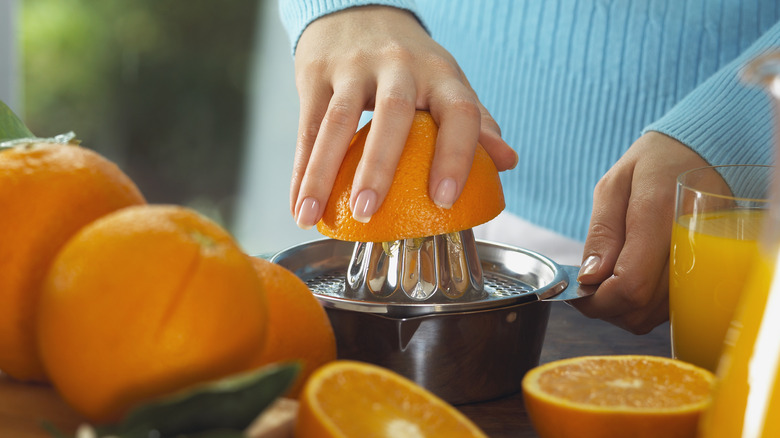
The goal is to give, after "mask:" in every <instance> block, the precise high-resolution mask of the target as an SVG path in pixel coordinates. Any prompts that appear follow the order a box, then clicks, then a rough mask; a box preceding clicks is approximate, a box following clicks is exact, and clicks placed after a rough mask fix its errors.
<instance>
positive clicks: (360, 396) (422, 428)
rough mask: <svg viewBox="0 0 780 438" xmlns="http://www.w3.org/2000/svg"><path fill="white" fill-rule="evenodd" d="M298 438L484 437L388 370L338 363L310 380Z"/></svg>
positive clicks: (429, 395) (303, 399) (442, 404)
mask: <svg viewBox="0 0 780 438" xmlns="http://www.w3.org/2000/svg"><path fill="white" fill-rule="evenodd" d="M295 436H296V437H298V438H325V437H339V438H346V437H367V438H368V437H423V436H426V437H427V436H431V437H447V438H459V437H485V436H486V435H485V434H484V433H483V432H482V431H481V430H480V429H479V428H478V427H477V426H476V425H474V423H472V422H471V421H470V420H469V419H468V418H466V417H465V416H464V415H463V414H461V413H460V412H459V411H458V410H456V409H455V408H454V407H452V406H450V405H449V404H447V403H446V402H445V401H443V400H442V399H440V398H438V397H437V396H435V395H434V394H432V393H431V392H429V391H427V390H426V389H424V388H422V387H420V386H418V385H417V384H415V383H414V382H412V381H411V380H409V379H407V378H405V377H402V376H400V375H399V374H396V373H394V372H392V371H390V370H387V369H385V368H382V367H379V366H376V365H370V364H367V363H362V362H354V361H347V360H337V361H333V362H330V363H328V364H326V365H324V366H322V367H320V368H319V369H318V370H317V371H315V372H314V374H312V375H311V377H310V378H309V380H308V382H307V383H306V385H305V386H304V389H303V393H302V394H301V400H300V407H299V411H298V421H297V423H296V426H295Z"/></svg>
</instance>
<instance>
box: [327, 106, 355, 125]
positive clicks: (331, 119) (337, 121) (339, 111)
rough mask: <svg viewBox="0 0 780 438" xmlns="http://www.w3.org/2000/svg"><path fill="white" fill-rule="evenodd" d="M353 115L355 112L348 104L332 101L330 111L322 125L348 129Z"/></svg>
mask: <svg viewBox="0 0 780 438" xmlns="http://www.w3.org/2000/svg"><path fill="white" fill-rule="evenodd" d="M353 114H354V111H353V110H352V108H350V106H349V105H348V104H346V103H344V102H337V101H331V104H330V106H329V107H328V111H327V112H326V113H325V118H323V119H322V123H323V124H327V125H328V126H331V127H333V128H336V129H344V128H348V127H349V125H350V122H351V120H352V117H353Z"/></svg>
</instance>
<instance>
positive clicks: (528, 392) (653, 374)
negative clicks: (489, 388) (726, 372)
mask: <svg viewBox="0 0 780 438" xmlns="http://www.w3.org/2000/svg"><path fill="white" fill-rule="evenodd" d="M713 381H714V376H713V374H712V373H711V372H709V371H707V370H705V369H703V368H699V367H697V366H694V365H691V364H688V363H686V362H682V361H679V360H675V359H669V358H665V357H658V356H642V355H638V356H628V355H626V356H583V357H576V358H572V359H564V360H560V361H556V362H550V363H547V364H544V365H541V366H539V367H536V368H534V369H532V370H531V371H529V372H528V373H527V374H526V376H525V377H524V378H523V396H524V400H525V405H526V410H527V411H528V416H529V417H530V419H531V422H532V423H533V425H534V428H535V429H536V431H537V432H538V433H539V436H541V437H542V438H550V437H559V438H567V437H578V438H589V437H626V436H630V437H664V438H676V437H680V438H682V437H695V436H696V430H697V424H698V420H699V416H700V415H701V413H702V411H704V409H705V408H706V407H707V406H708V404H709V403H710V397H711V390H712V384H713Z"/></svg>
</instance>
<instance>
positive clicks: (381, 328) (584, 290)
mask: <svg viewBox="0 0 780 438" xmlns="http://www.w3.org/2000/svg"><path fill="white" fill-rule="evenodd" d="M354 245H355V244H354V243H352V242H343V241H337V240H332V239H323V240H317V241H313V242H308V243H304V244H301V245H297V246H293V247H291V248H288V249H286V250H284V251H281V252H279V253H277V254H276V255H275V256H274V257H273V258H272V259H271V260H272V261H273V262H275V263H278V264H280V265H282V266H284V267H285V268H287V269H289V270H291V271H292V272H294V273H295V274H296V275H298V276H299V277H300V278H301V279H302V280H303V281H304V282H305V283H306V284H307V285H308V286H309V288H310V289H311V290H312V292H313V293H314V295H315V297H317V299H318V300H319V301H320V303H321V304H322V305H323V306H324V308H325V310H326V312H327V314H328V317H329V319H330V322H331V325H332V326H333V330H334V333H335V335H336V342H337V348H338V357H339V358H340V359H351V360H359V361H364V362H369V363H373V364H377V365H380V366H383V367H385V368H388V369H391V370H393V371H395V372H397V373H399V374H401V375H403V376H405V377H407V378H409V379H411V380H413V381H414V382H416V383H417V384H419V385H421V386H423V387H425V388H427V389H428V390H430V391H431V392H433V393H434V394H437V395H438V396H439V397H441V398H443V399H444V400H446V401H447V402H449V403H452V404H463V403H473V402H479V401H486V400H490V399H494V398H498V397H502V396H506V395H509V394H512V393H515V392H517V391H519V390H520V386H521V381H522V378H523V375H524V374H525V372H526V371H528V370H529V369H530V368H532V367H534V366H536V365H538V363H539V357H540V355H541V351H542V345H543V343H544V336H545V332H546V330H547V321H548V318H549V313H550V303H549V301H554V300H571V299H577V298H578V297H582V296H586V295H590V294H592V293H593V291H594V288H590V287H584V286H580V285H579V284H578V283H577V282H576V281H574V280H573V278H576V272H577V270H578V269H579V268H577V267H573V266H561V265H558V264H556V263H555V262H553V261H552V260H550V259H548V258H547V257H544V256H542V255H541V254H538V253H536V252H533V251H529V250H525V249H521V248H516V247H512V246H507V245H501V244H497V243H492V242H486V241H478V242H477V244H476V247H477V252H478V255H479V260H480V263H481V266H482V272H483V281H484V289H485V291H486V292H487V294H486V296H485V297H484V298H482V299H479V300H476V301H470V302H461V301H457V300H453V301H452V302H444V303H442V302H434V303H427V302H420V303H388V302H384V301H367V300H356V299H351V298H346V297H345V296H344V294H345V292H344V289H345V287H344V285H345V275H346V271H347V266H348V264H349V262H350V257H351V255H352V253H353V247H354Z"/></svg>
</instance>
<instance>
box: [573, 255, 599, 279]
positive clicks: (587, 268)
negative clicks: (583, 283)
mask: <svg viewBox="0 0 780 438" xmlns="http://www.w3.org/2000/svg"><path fill="white" fill-rule="evenodd" d="M600 263H601V257H599V256H597V255H591V256H588V258H586V259H585V261H584V262H582V266H581V267H580V272H579V274H577V279H578V280H579V279H580V278H582V277H584V276H586V275H591V274H595V273H596V271H597V270H598V269H599V264H600Z"/></svg>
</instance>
